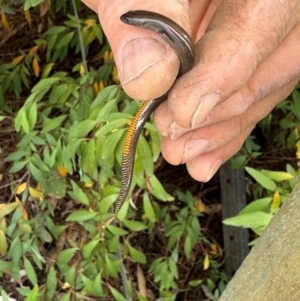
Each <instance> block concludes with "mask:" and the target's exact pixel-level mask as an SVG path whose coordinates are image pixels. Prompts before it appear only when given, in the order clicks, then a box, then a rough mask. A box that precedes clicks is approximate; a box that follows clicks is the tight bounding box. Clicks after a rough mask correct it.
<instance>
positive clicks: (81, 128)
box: [69, 119, 97, 140]
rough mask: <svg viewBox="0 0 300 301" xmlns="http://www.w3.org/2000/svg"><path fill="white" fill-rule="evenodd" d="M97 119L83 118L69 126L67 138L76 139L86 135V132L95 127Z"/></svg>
mask: <svg viewBox="0 0 300 301" xmlns="http://www.w3.org/2000/svg"><path fill="white" fill-rule="evenodd" d="M96 124H97V121H95V120H89V119H87V120H84V121H82V122H80V123H78V124H76V125H74V126H72V127H71V128H70V131H69V139H70V140H71V139H78V138H83V137H86V136H87V134H88V133H89V132H90V131H91V130H92V129H93V128H95V126H96Z"/></svg>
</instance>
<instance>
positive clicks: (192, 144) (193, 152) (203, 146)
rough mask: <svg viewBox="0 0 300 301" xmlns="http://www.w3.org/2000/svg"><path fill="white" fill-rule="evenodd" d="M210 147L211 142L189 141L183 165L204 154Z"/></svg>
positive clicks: (202, 140)
mask: <svg viewBox="0 0 300 301" xmlns="http://www.w3.org/2000/svg"><path fill="white" fill-rule="evenodd" d="M210 147H211V142H209V141H207V140H204V139H195V140H188V141H187V142H186V144H185V147H184V152H183V156H182V162H181V163H186V162H187V161H189V160H191V159H193V158H195V157H196V156H198V155H199V154H201V153H203V152H204V151H206V150H207V149H209V148H210Z"/></svg>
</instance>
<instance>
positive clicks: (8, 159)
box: [4, 150, 29, 162]
mask: <svg viewBox="0 0 300 301" xmlns="http://www.w3.org/2000/svg"><path fill="white" fill-rule="evenodd" d="M28 155H29V153H28V152H26V151H21V150H20V151H16V152H13V153H11V154H9V155H8V156H7V157H6V158H5V159H4V161H5V162H11V161H17V160H20V159H21V158H23V157H25V156H28Z"/></svg>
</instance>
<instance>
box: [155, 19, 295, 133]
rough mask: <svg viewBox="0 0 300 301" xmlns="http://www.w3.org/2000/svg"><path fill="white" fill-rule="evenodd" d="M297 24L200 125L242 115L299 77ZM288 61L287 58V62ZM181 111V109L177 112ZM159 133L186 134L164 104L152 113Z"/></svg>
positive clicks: (185, 129) (184, 129)
mask: <svg viewBox="0 0 300 301" xmlns="http://www.w3.org/2000/svg"><path fill="white" fill-rule="evenodd" d="M299 37H300V23H299V24H297V26H296V27H295V28H294V29H293V30H292V31H291V32H290V33H289V34H288V35H287V37H286V38H285V39H284V40H283V41H282V42H281V43H280V45H279V46H278V47H277V48H276V49H275V51H274V52H273V53H272V54H271V55H270V56H269V57H268V58H267V59H266V60H265V61H264V62H263V63H262V64H261V65H260V66H259V67H258V68H257V70H256V71H255V72H254V74H253V75H252V76H251V78H250V79H249V80H248V81H247V83H246V84H245V85H244V86H243V87H242V88H241V89H240V90H238V91H237V92H236V93H234V94H233V95H232V96H230V97H229V98H228V99H226V100H225V101H224V102H222V103H220V104H218V105H216V106H215V107H214V108H213V109H212V110H211V111H210V112H209V113H208V115H207V116H206V119H205V121H203V122H202V123H201V124H200V126H207V125H209V124H213V123H216V122H220V121H222V120H226V119H229V118H231V117H233V116H236V115H238V114H241V113H243V112H244V111H245V110H246V109H247V108H248V107H249V106H250V105H252V104H253V103H254V102H255V101H258V100H260V99H261V98H263V97H266V96H267V95H268V94H270V93H271V91H275V90H277V89H279V88H281V87H283V86H284V85H286V84H287V83H288V82H291V81H294V80H295V79H296V78H299V77H300V68H299V66H300V56H299V53H300V43H298V41H299ZM287 58H288V59H287ZM181 111H182V110H181ZM155 121H156V125H157V128H158V130H159V132H160V133H161V134H162V135H163V136H169V137H171V138H172V139H176V138H178V137H180V136H181V135H182V134H184V133H186V132H188V131H189V129H187V128H182V127H180V126H178V124H177V123H176V122H174V120H173V118H172V117H171V115H170V114H169V109H168V107H167V104H164V106H163V107H160V108H158V110H157V111H156V112H155Z"/></svg>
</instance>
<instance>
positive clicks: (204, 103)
mask: <svg viewBox="0 0 300 301" xmlns="http://www.w3.org/2000/svg"><path fill="white" fill-rule="evenodd" d="M220 100H221V94H220V93H212V94H209V95H205V96H203V97H202V98H201V101H200V103H199V105H198V108H197V109H196V111H195V113H194V114H193V116H192V118H191V121H190V126H191V128H192V129H194V128H196V127H198V126H199V125H200V124H201V123H202V122H203V121H205V119H206V116H207V115H208V113H209V112H210V111H211V109H212V108H213V107H214V106H215V105H216V104H217V103H218V102H219V101H220Z"/></svg>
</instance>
